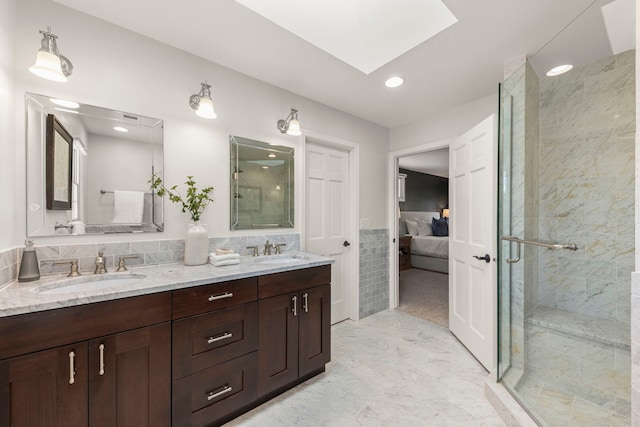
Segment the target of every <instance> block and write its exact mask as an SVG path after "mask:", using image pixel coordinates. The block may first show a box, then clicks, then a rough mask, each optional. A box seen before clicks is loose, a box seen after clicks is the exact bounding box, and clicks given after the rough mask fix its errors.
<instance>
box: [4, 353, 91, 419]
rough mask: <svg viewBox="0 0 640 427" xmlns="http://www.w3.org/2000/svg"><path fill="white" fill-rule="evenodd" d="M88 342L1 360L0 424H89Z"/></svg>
mask: <svg viewBox="0 0 640 427" xmlns="http://www.w3.org/2000/svg"><path fill="white" fill-rule="evenodd" d="M87 419H88V418H87V343H86V342H82V343H78V344H77V345H69V346H64V347H60V348H56V349H52V350H45V351H40V352H37V353H32V354H29V355H25V356H19V357H14V358H11V359H7V360H4V361H2V362H0V425H3V426H11V427H23V426H24V427H33V426H38V427H67V426H84V425H87Z"/></svg>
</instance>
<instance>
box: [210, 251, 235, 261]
mask: <svg viewBox="0 0 640 427" xmlns="http://www.w3.org/2000/svg"><path fill="white" fill-rule="evenodd" d="M209 259H210V260H211V261H212V262H217V261H226V260H228V259H240V254H238V253H234V254H226V255H216V254H214V253H211V254H209Z"/></svg>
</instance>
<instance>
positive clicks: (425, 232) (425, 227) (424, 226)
mask: <svg viewBox="0 0 640 427" xmlns="http://www.w3.org/2000/svg"><path fill="white" fill-rule="evenodd" d="M418 236H433V225H432V224H431V223H430V222H429V221H418Z"/></svg>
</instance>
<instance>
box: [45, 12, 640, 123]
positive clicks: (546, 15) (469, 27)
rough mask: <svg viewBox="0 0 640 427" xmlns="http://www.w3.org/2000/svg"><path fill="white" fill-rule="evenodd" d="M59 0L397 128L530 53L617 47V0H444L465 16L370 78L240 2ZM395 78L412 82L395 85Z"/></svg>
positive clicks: (498, 76) (569, 53) (584, 55)
mask: <svg viewBox="0 0 640 427" xmlns="http://www.w3.org/2000/svg"><path fill="white" fill-rule="evenodd" d="M55 1H57V2H58V3H61V4H64V5H67V6H69V7H73V8H75V9H78V10H80V11H82V12H85V13H88V14H90V15H94V16H96V17H98V18H101V19H103V20H106V21H109V22H112V23H114V24H116V25H119V26H122V27H124V28H127V29H130V30H132V31H135V32H138V33H140V34H143V35H145V36H148V37H150V38H153V39H156V40H159V41H161V42H163V43H166V44H169V45H171V46H174V47H177V48H179V49H182V50H184V51H187V52H190V53H192V54H195V55H198V56H201V57H203V58H206V59H209V60H211V61H213V62H216V63H219V64H221V65H224V66H226V67H229V68H231V69H234V70H237V71H239V72H241V73H244V74H247V75H249V76H252V77H255V78H257V79H259V80H262V81H265V82H267V83H270V84H273V85H275V86H278V87H281V88H284V89H287V90H289V91H291V92H294V93H297V94H299V95H302V96H305V97H307V98H310V99H313V100H316V101H318V102H321V103H323V104H326V105H329V106H331V107H334V108H336V109H339V110H342V111H345V112H347V113H350V114H353V115H355V116H358V117H362V118H364V119H366V120H369V121H372V122H374V123H378V124H380V125H382V126H385V127H389V128H393V127H397V126H401V125H404V124H406V123H410V122H413V121H416V120H420V119H423V118H425V117H428V116H430V115H432V114H434V113H436V112H438V111H440V110H443V109H447V108H450V107H453V106H456V105H460V104H463V103H466V102H469V101H472V100H475V99H478V98H481V97H484V96H487V95H490V94H492V93H495V92H496V91H497V84H498V82H500V81H501V80H502V75H503V64H504V62H505V61H507V60H509V59H512V58H515V57H518V56H521V55H522V54H527V55H529V56H533V58H532V62H533V65H534V68H536V70H537V71H538V72H543V71H546V69H545V67H547V66H548V64H555V65H557V63H558V62H563V63H566V62H573V63H574V65H581V64H584V63H587V62H591V61H593V60H595V59H599V58H602V57H605V56H609V55H611V53H612V50H611V45H610V43H609V41H608V38H607V29H606V28H607V27H606V26H605V24H604V21H603V18H602V13H601V12H600V7H601V6H603V5H606V4H608V3H611V0H595V1H594V0H562V1H558V0H508V1H506V0H482V1H473V0H444V3H445V5H446V6H447V8H448V9H449V10H450V11H451V12H452V13H453V15H454V16H455V17H456V18H457V19H458V22H457V23H455V24H454V25H452V26H450V27H449V28H446V29H444V30H443V31H441V32H439V33H437V34H435V35H434V36H433V37H431V38H430V39H428V40H427V41H425V42H422V43H420V44H419V45H418V46H416V47H415V48H413V49H410V50H408V51H407V52H406V53H404V54H402V55H400V56H399V57H398V58H396V59H393V60H391V61H390V62H388V63H386V64H385V65H383V66H381V67H380V68H378V69H376V70H375V71H373V72H371V73H370V74H368V75H367V74H365V73H363V72H361V71H359V70H357V69H356V68H354V67H352V66H350V65H347V64H346V63H345V62H343V61H342V60H340V59H338V58H336V56H334V55H331V54H328V53H326V52H325V51H323V50H322V49H320V48H318V47H316V46H315V45H314V44H312V43H310V42H308V41H306V40H305V39H303V38H301V37H298V36H296V35H294V34H293V33H291V32H290V31H288V30H286V29H284V28H282V27H280V26H278V25H276V24H275V23H273V22H272V21H271V20H269V19H266V18H264V17H263V16H261V15H260V14H258V13H256V12H254V11H252V10H250V9H248V8H246V7H244V6H242V5H240V4H239V3H238V2H236V1H234V0H215V1H203V0H181V1H179V2H177V1H168V0H160V1H159V0H136V1H131V0H109V1H108V2H107V1H103V0H55ZM311 1H312V0H306V1H305V2H300V1H299V0H298V1H297V3H299V4H308V3H309V2H311ZM317 1H319V2H322V1H323V0H317ZM352 1H360V0H352ZM420 1H428V0H393V2H392V1H391V0H387V3H389V4H391V3H393V5H397V7H404V8H408V10H412V7H415V6H416V4H417V3H420ZM617 1H618V2H621V3H620V4H622V3H629V0H617ZM342 2H344V0H343V1H342ZM253 3H257V2H253ZM261 3H267V2H264V1H261ZM268 3H270V2H268ZM325 3H326V1H325ZM331 3H332V4H333V3H336V4H337V3H341V2H339V1H338V2H331ZM382 3H384V2H382V1H376V4H382ZM631 3H632V4H631V7H634V6H635V5H634V4H633V3H634V2H633V1H632V0H631ZM327 4H328V3H327ZM591 4H593V7H592V8H590V9H589V12H588V13H585V14H584V15H582V16H581V17H580V18H579V19H577V20H576V21H575V22H574V23H573V24H571V25H570V26H569V30H568V31H566V32H564V33H563V35H562V36H561V37H555V38H554V36H555V35H556V34H558V33H559V32H560V31H561V30H562V29H563V28H565V27H566V26H567V25H568V24H570V23H571V22H572V21H573V20H574V19H575V18H576V17H577V16H579V15H580V14H581V12H583V11H584V10H585V9H586V8H587V7H589V6H590V5H591ZM623 6H625V5H623ZM625 7H627V8H628V6H625ZM123 11H126V13H123ZM150 11H151V12H150ZM327 15H330V14H328V13H327ZM618 15H621V16H622V19H625V20H627V21H628V20H629V19H631V20H633V17H634V16H635V14H634V11H629V12H627V13H623V14H618ZM336 25H337V24H336ZM414 25H415V24H414ZM609 27H610V28H611V26H610V25H609ZM626 27H628V25H627V26H626ZM613 28H615V26H613ZM400 30H402V26H400V27H399V28H398V31H400ZM325 31H326V32H327V33H331V32H332V31H334V26H332V25H330V24H328V27H327V28H326V29H325ZM565 34H568V36H567V37H565V36H564V35H565ZM371 36H372V37H373V36H375V34H374V35H371ZM552 39H553V42H552V43H549V41H550V40H552ZM543 47H544V49H543V50H541V48H543ZM540 50H541V51H540ZM538 51H540V52H539V53H537V54H536V52H538ZM240 53H241V54H240ZM534 54H536V55H534ZM572 57H575V58H576V59H575V60H574V59H572ZM380 61H382V60H379V62H380ZM370 67H375V65H370ZM391 75H401V76H403V77H404V78H405V84H404V85H403V86H401V87H400V88H396V89H389V88H386V87H385V86H384V81H385V80H386V79H387V78H388V77H389V76H391ZM208 78H209V79H210V80H211V81H213V83H214V84H215V76H208ZM214 96H215V94H214ZM220 108H222V106H220ZM303 117H304V112H303V111H300V119H301V122H303V121H304V119H303ZM303 126H304V124H303Z"/></svg>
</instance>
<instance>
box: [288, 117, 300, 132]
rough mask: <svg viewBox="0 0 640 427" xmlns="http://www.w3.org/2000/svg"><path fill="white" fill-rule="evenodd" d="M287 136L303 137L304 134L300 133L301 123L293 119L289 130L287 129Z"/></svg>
mask: <svg viewBox="0 0 640 427" xmlns="http://www.w3.org/2000/svg"><path fill="white" fill-rule="evenodd" d="M287 135H293V136H298V135H302V132H300V122H299V121H297V120H295V119H292V120H291V121H290V122H289V129H287Z"/></svg>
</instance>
